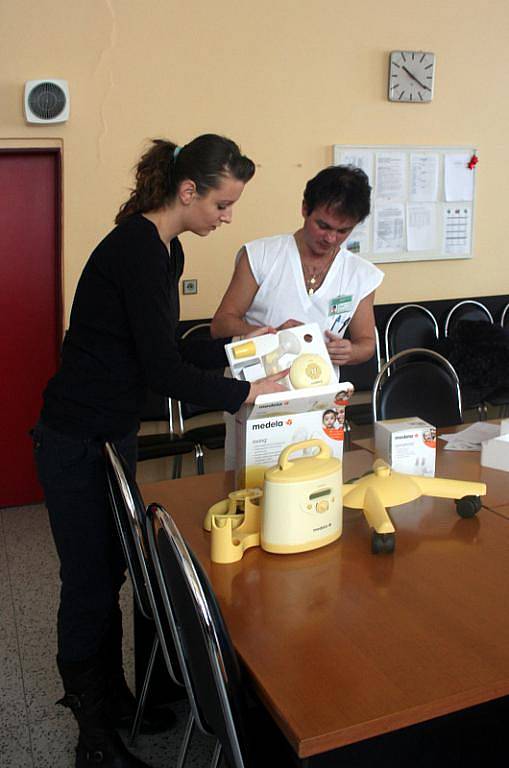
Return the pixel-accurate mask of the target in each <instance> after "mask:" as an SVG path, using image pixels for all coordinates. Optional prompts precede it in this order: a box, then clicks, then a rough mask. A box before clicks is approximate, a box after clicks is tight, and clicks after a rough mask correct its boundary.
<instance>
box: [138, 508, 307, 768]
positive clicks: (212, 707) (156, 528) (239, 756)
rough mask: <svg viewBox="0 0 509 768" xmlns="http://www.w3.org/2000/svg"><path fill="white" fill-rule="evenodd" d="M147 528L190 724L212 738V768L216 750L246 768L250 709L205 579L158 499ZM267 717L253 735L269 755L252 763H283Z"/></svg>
mask: <svg viewBox="0 0 509 768" xmlns="http://www.w3.org/2000/svg"><path fill="white" fill-rule="evenodd" d="M147 532H148V540H149V547H150V553H151V556H152V559H153V563H154V568H155V572H156V575H157V579H158V582H159V587H160V591H161V594H162V596H163V600H164V605H165V609H166V614H167V617H168V621H169V622H170V624H171V627H172V630H173V632H174V638H175V644H176V647H177V650H178V652H179V658H180V666H181V669H182V671H183V675H184V680H185V684H186V689H187V693H188V697H189V701H190V704H191V710H192V714H193V718H194V724H195V725H196V726H197V727H198V728H199V729H200V730H201V731H202V732H204V733H206V734H209V735H213V736H215V737H216V739H217V743H216V747H215V750H214V756H213V759H212V763H211V765H212V768H216V767H217V765H218V764H219V760H220V757H221V754H222V755H223V757H224V758H225V760H226V763H227V765H228V766H229V767H230V768H249V767H250V766H253V765H254V764H255V761H254V760H253V751H254V750H255V749H256V744H255V743H254V742H255V740H253V739H251V737H250V730H251V729H250V725H251V722H252V712H251V711H250V712H249V719H248V701H247V699H246V693H245V688H244V685H243V681H242V678H241V672H240V668H239V663H238V659H237V655H236V653H235V650H234V648H233V645H232V642H231V639H230V636H229V633H228V630H227V628H226V626H225V623H224V620H223V617H222V614H221V611H220V608H219V605H218V603H217V601H216V598H215V595H214V592H213V590H212V587H211V585H210V582H209V580H208V578H207V576H206V574H205V572H204V571H203V569H202V567H201V566H200V564H199V562H198V561H197V560H196V558H195V557H194V556H193V554H192V553H191V552H190V550H189V549H188V547H187V545H186V543H185V542H184V540H183V538H182V536H181V534H180V531H179V530H178V528H177V526H176V524H175V522H174V520H173V519H172V517H171V516H170V514H169V513H168V512H167V511H166V510H165V509H164V508H162V507H161V506H159V505H157V504H151V505H150V506H149V508H148V510H147ZM266 718H267V719H266V720H265V721H264V725H263V728H260V727H258V728H256V729H255V730H256V734H255V735H256V736H257V740H258V742H260V740H261V741H263V742H265V744H264V748H265V745H266V744H267V743H269V744H270V750H271V754H270V758H271V759H268V758H266V760H265V761H263V762H257V763H256V764H257V765H262V764H264V763H267V764H275V765H278V766H284V765H287V764H289V761H288V760H287V759H285V757H284V754H285V751H284V750H285V747H284V744H283V739H282V738H281V736H280V734H278V733H277V729H275V728H274V724H273V723H271V722H270V721H269V719H268V716H266ZM262 735H263V738H261V737H262ZM258 746H260V744H258ZM292 764H293V763H292Z"/></svg>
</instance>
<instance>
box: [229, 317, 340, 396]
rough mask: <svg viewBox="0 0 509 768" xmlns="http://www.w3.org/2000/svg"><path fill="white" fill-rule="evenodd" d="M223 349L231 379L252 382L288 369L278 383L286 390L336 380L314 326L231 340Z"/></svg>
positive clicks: (319, 334)
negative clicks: (287, 374) (287, 373)
mask: <svg viewBox="0 0 509 768" xmlns="http://www.w3.org/2000/svg"><path fill="white" fill-rule="evenodd" d="M225 350H226V356H227V358H228V364H229V366H230V369H231V372H232V376H233V378H234V379H241V380H243V381H256V380H257V379H262V378H264V377H265V376H269V375H270V374H272V373H277V371H284V370H285V368H291V370H290V374H289V376H288V377H285V379H283V380H281V381H280V382H279V383H280V384H282V385H283V386H286V387H287V389H288V390H295V389H306V388H308V387H309V388H313V387H322V386H327V385H328V384H332V383H333V382H334V380H335V379H336V380H337V378H336V373H335V371H334V366H333V365H332V363H331V360H330V357H329V353H328V352H327V347H326V346H325V342H324V340H323V335H322V332H321V330H320V328H319V326H318V324H317V323H307V324H305V325H298V326H296V327H295V328H288V329H287V330H284V331H279V333H266V334H264V335H263V336H254V337H252V338H248V339H242V340H241V341H234V342H232V343H231V344H226V345H225Z"/></svg>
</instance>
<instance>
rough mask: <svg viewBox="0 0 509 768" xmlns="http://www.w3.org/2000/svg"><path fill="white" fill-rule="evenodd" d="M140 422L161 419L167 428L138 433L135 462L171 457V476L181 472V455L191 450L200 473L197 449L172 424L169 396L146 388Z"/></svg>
mask: <svg viewBox="0 0 509 768" xmlns="http://www.w3.org/2000/svg"><path fill="white" fill-rule="evenodd" d="M141 421H142V423H143V422H149V421H159V422H164V423H165V424H166V425H167V426H168V429H167V431H166V432H162V433H154V434H146V435H139V436H138V461H148V460H150V459H161V458H164V457H169V458H173V470H172V478H173V479H175V478H177V477H180V476H181V474H182V457H183V456H185V455H186V454H189V453H192V454H193V455H194V460H195V462H196V471H197V472H198V474H203V471H201V472H200V468H201V464H200V459H201V457H202V453H203V452H202V451H201V448H200V447H199V446H198V445H197V444H196V442H195V441H194V440H192V439H191V438H187V437H184V436H183V435H182V434H179V433H178V432H177V431H176V430H175V427H174V414H173V402H172V399H171V398H169V397H164V396H163V395H158V394H156V393H155V392H152V391H150V390H149V391H148V393H147V400H146V402H145V405H144V407H143V409H142V413H141Z"/></svg>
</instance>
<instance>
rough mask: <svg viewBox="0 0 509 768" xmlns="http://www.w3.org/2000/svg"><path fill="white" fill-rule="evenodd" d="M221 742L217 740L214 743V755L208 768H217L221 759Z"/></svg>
mask: <svg viewBox="0 0 509 768" xmlns="http://www.w3.org/2000/svg"><path fill="white" fill-rule="evenodd" d="M221 751H222V747H221V742H220V741H219V739H218V740H217V741H216V746H215V747H214V754H213V755H212V760H211V762H210V768H217V767H218V765H219V761H220V759H221Z"/></svg>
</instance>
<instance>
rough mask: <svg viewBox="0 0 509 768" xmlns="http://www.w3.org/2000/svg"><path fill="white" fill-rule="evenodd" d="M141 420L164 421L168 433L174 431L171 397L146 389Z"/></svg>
mask: <svg viewBox="0 0 509 768" xmlns="http://www.w3.org/2000/svg"><path fill="white" fill-rule="evenodd" d="M140 419H141V421H165V422H167V424H168V430H169V432H170V433H172V434H174V433H175V423H174V422H175V417H174V413H173V408H172V399H171V398H170V397H165V396H164V395H159V394H158V393H157V392H153V391H152V390H151V389H149V390H147V396H146V399H145V402H144V404H143V407H142V409H141V415H140Z"/></svg>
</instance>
